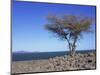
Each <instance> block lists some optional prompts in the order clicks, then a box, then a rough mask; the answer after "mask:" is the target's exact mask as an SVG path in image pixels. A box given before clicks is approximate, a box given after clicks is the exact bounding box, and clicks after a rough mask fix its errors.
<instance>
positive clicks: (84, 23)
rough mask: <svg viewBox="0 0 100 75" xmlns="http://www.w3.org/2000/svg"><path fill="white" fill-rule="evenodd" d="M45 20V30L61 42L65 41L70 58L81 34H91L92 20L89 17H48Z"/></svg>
mask: <svg viewBox="0 0 100 75" xmlns="http://www.w3.org/2000/svg"><path fill="white" fill-rule="evenodd" d="M47 20H48V24H46V25H45V27H46V29H47V30H48V31H50V32H52V33H54V34H55V35H56V36H57V37H59V38H60V39H61V40H67V43H68V47H69V50H70V55H71V56H74V55H75V50H76V47H77V46H76V43H77V41H78V40H79V39H80V37H82V35H83V33H84V32H85V33H90V32H93V30H92V29H91V25H92V21H93V20H92V19H91V18H89V17H78V16H75V15H64V16H63V17H58V16H55V15H49V16H48V17H47Z"/></svg>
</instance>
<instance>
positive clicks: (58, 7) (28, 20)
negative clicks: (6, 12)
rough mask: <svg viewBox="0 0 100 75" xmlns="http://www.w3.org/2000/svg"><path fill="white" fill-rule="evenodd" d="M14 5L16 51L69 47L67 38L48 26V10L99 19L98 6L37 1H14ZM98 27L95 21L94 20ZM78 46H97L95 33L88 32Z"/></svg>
mask: <svg viewBox="0 0 100 75" xmlns="http://www.w3.org/2000/svg"><path fill="white" fill-rule="evenodd" d="M12 6H13V8H12V50H13V51H14V52H15V51H32V52H36V51H37V52H48V51H66V50H68V46H67V41H61V40H58V39H57V38H55V37H54V36H53V34H50V33H48V31H47V30H45V24H46V23H47V22H48V21H47V19H46V17H47V15H48V14H55V15H60V16H61V15H64V14H69V15H77V16H88V17H92V18H94V19H95V10H96V9H95V7H94V6H80V5H71V4H69V5H68V4H64V5H63V4H47V3H36V2H35V3H34V2H18V1H17V2H16V1H14V2H13V5H12ZM93 25H94V26H93V27H92V28H93V29H94V30H95V23H93ZM77 45H78V47H77V50H86V49H95V32H94V34H84V35H83V38H82V39H81V40H79V41H78V43H77Z"/></svg>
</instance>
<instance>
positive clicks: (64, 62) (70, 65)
mask: <svg viewBox="0 0 100 75" xmlns="http://www.w3.org/2000/svg"><path fill="white" fill-rule="evenodd" d="M85 69H96V53H95V52H88V53H84V54H82V53H77V54H76V56H75V57H74V58H72V57H70V56H69V55H68V56H66V55H64V56H56V57H53V58H49V59H43V60H30V61H16V62H12V74H16V73H30V72H33V73H36V72H37V73H38V72H51V71H68V70H85Z"/></svg>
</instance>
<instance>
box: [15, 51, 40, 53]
mask: <svg viewBox="0 0 100 75" xmlns="http://www.w3.org/2000/svg"><path fill="white" fill-rule="evenodd" d="M13 53H38V51H34V52H30V51H15V52H13Z"/></svg>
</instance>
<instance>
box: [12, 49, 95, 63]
mask: <svg viewBox="0 0 100 75" xmlns="http://www.w3.org/2000/svg"><path fill="white" fill-rule="evenodd" d="M87 52H95V50H84V51H83V50H82V51H77V53H87ZM68 53H69V52H68V51H62V52H32V53H29V52H28V53H26V52H25V53H12V61H26V60H38V59H48V58H52V57H55V56H63V55H66V54H68Z"/></svg>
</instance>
